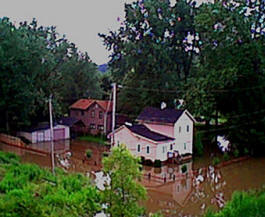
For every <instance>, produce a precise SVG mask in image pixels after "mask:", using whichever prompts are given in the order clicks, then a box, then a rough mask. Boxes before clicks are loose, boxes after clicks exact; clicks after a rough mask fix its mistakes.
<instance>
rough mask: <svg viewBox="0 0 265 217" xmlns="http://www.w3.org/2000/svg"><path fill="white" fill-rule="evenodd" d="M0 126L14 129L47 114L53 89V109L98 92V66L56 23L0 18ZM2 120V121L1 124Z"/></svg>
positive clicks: (64, 107)
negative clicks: (59, 29)
mask: <svg viewBox="0 0 265 217" xmlns="http://www.w3.org/2000/svg"><path fill="white" fill-rule="evenodd" d="M0 31H1V35H0V112H1V114H3V116H1V127H2V128H3V127H5V128H6V129H7V131H9V130H10V129H11V130H17V129H19V128H21V127H24V126H29V125H31V124H34V123H36V122H38V121H42V120H47V117H48V116H47V114H48V106H47V99H48V97H49V95H50V94H53V104H54V105H53V106H54V112H55V115H56V116H58V115H61V114H63V113H65V112H66V111H67V108H68V106H69V104H70V103H72V102H73V101H75V100H77V99H78V98H80V97H88V96H91V97H95V96H100V91H99V79H98V76H97V69H96V67H95V64H94V63H92V62H91V61H90V59H89V57H88V55H87V54H86V53H85V54H83V53H80V52H79V51H78V49H77V48H76V47H75V45H74V44H73V43H70V42H69V41H68V40H67V39H66V38H65V37H64V36H63V37H60V36H59V34H58V33H57V32H56V28H55V27H53V26H51V27H43V26H38V24H37V21H36V20H35V19H33V20H32V22H31V23H27V22H21V23H20V24H19V25H18V27H16V26H15V25H14V24H12V23H11V22H10V20H9V19H8V18H6V17H4V18H2V19H0ZM2 123H6V124H5V125H6V126H4V124H2Z"/></svg>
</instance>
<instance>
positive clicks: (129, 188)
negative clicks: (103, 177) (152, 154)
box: [103, 145, 146, 217]
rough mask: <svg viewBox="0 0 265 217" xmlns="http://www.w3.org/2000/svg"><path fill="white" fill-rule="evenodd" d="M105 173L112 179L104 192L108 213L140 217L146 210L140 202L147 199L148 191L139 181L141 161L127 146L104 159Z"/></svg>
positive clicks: (114, 215)
mask: <svg viewBox="0 0 265 217" xmlns="http://www.w3.org/2000/svg"><path fill="white" fill-rule="evenodd" d="M103 165H104V172H105V173H106V174H108V175H109V177H110V178H111V181H110V185H109V186H108V187H106V189H105V190H104V192H103V194H104V196H103V198H104V203H106V204H107V206H108V208H107V209H106V213H108V214H110V216H113V217H122V216H127V217H138V216H141V215H143V213H144V208H143V207H140V206H139V204H138V202H139V201H140V200H143V199H145V197H146V190H145V188H144V187H143V186H142V185H141V184H139V183H138V182H137V181H138V180H139V179H140V178H141V171H140V159H139V158H136V157H134V156H133V155H132V154H131V153H130V151H129V150H128V149H127V148H126V147H125V146H123V145H122V146H119V147H116V148H113V149H112V153H111V155H110V156H109V157H107V158H104V159H103Z"/></svg>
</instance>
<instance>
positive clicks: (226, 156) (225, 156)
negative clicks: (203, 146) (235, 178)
mask: <svg viewBox="0 0 265 217" xmlns="http://www.w3.org/2000/svg"><path fill="white" fill-rule="evenodd" d="M223 158H224V160H225V161H228V160H230V156H229V154H228V153H227V152H225V153H224V156H223Z"/></svg>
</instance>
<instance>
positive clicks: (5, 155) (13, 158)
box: [0, 151, 20, 164]
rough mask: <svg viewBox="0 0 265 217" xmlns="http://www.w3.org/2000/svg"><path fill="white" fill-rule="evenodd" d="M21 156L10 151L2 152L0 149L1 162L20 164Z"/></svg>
mask: <svg viewBox="0 0 265 217" xmlns="http://www.w3.org/2000/svg"><path fill="white" fill-rule="evenodd" d="M19 161H20V158H19V157H18V156H17V155H15V154H13V153H9V152H2V151H0V164H18V163H19Z"/></svg>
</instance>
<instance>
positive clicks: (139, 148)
mask: <svg viewBox="0 0 265 217" xmlns="http://www.w3.org/2000/svg"><path fill="white" fill-rule="evenodd" d="M137 151H138V152H141V145H140V144H138V145H137Z"/></svg>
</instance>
